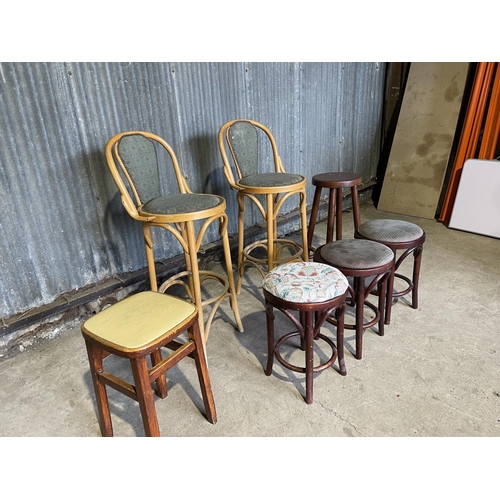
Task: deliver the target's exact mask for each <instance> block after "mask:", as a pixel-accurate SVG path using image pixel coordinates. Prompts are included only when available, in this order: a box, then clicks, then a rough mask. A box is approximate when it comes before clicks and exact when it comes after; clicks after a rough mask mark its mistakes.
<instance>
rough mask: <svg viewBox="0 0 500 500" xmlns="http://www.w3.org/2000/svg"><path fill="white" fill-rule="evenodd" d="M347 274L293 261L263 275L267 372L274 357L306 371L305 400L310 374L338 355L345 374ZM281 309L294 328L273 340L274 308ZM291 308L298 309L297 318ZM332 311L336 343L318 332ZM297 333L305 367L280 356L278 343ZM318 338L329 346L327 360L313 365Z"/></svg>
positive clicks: (310, 388) (310, 386)
mask: <svg viewBox="0 0 500 500" xmlns="http://www.w3.org/2000/svg"><path fill="white" fill-rule="evenodd" d="M348 285H349V283H348V281H347V278H346V277H345V276H344V275H343V274H342V273H341V272H340V271H338V270H337V269H334V268H333V267H331V266H328V265H325V264H321V263H318V262H292V263H287V264H282V265H280V266H277V267H275V268H274V269H273V270H272V271H270V272H269V273H267V274H266V276H265V277H264V280H263V283H262V287H263V290H264V298H265V304H266V322H267V346H268V359H267V368H266V371H265V373H266V375H268V376H269V375H271V373H272V371H273V361H274V357H276V359H277V361H279V363H280V364H281V365H283V366H284V367H285V368H288V369H289V370H292V371H294V372H299V373H305V374H306V403H308V404H311V403H312V402H313V374H314V373H317V372H320V371H322V370H325V369H326V368H329V367H330V366H332V364H333V363H334V362H335V360H336V359H337V358H338V363H339V369H340V373H341V374H342V375H346V373H347V372H346V370H345V363H344V312H345V300H346V297H347V288H348ZM274 308H276V309H278V310H279V311H281V312H282V313H283V314H284V315H285V316H286V317H287V318H288V319H289V320H290V321H291V322H292V324H293V325H294V326H295V328H296V330H294V331H292V332H290V333H287V334H286V335H283V336H282V337H281V338H280V339H279V340H278V341H277V342H276V343H275V341H274V311H273V309H274ZM292 311H298V313H299V314H298V316H299V319H297V317H296V316H295V315H294V314H293V312H292ZM332 313H334V316H335V320H336V327H337V346H338V347H337V346H336V345H335V344H334V343H333V341H332V340H331V339H330V338H328V337H327V336H326V335H323V334H321V333H320V329H321V326H322V325H323V324H324V323H325V321H326V320H327V319H328V318H329V317H330V315H331V314H332ZM294 336H299V337H300V348H301V349H302V350H303V351H305V358H306V359H305V367H301V366H296V365H292V364H291V363H288V362H287V361H285V360H284V359H283V357H282V356H281V354H280V346H281V345H282V344H283V343H284V342H285V341H286V340H287V339H289V338H290V337H294ZM317 339H321V340H323V341H325V342H326V343H327V344H328V345H329V346H330V348H331V349H332V355H331V356H330V358H329V359H328V361H326V362H324V363H322V364H321V365H318V366H314V341H315V340H317Z"/></svg>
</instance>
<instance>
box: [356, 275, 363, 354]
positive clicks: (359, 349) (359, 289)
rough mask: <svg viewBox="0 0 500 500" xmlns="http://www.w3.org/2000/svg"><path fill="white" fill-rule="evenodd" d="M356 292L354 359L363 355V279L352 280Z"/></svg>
mask: <svg viewBox="0 0 500 500" xmlns="http://www.w3.org/2000/svg"><path fill="white" fill-rule="evenodd" d="M354 290H355V292H356V301H355V302H356V359H361V357H362V355H363V319H364V306H365V278H354Z"/></svg>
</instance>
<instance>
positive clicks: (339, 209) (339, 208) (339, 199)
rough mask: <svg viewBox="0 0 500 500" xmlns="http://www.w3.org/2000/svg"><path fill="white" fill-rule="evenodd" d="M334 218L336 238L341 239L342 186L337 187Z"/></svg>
mask: <svg viewBox="0 0 500 500" xmlns="http://www.w3.org/2000/svg"><path fill="white" fill-rule="evenodd" d="M335 219H336V222H337V231H336V237H337V240H341V239H342V188H341V187H339V188H338V189H337V211H336V214H335Z"/></svg>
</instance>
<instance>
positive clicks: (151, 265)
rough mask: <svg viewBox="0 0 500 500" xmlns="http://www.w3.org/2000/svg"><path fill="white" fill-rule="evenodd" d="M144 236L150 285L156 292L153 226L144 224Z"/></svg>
mask: <svg viewBox="0 0 500 500" xmlns="http://www.w3.org/2000/svg"><path fill="white" fill-rule="evenodd" d="M142 234H143V237H144V247H145V249H146V261H147V263H148V272H149V283H150V286H151V290H153V292H156V291H157V290H158V283H157V279H156V267H155V256H154V250H153V237H152V235H151V226H150V225H148V224H144V223H143V225H142Z"/></svg>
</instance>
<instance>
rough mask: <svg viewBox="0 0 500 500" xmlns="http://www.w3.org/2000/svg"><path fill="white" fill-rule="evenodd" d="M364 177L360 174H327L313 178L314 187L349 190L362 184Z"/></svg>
mask: <svg viewBox="0 0 500 500" xmlns="http://www.w3.org/2000/svg"><path fill="white" fill-rule="evenodd" d="M361 180H362V177H361V175H359V174H352V173H349V172H327V173H324V174H317V175H315V176H314V177H313V178H312V184H313V186H318V187H322V188H333V189H338V188H348V187H352V186H357V185H359V184H361Z"/></svg>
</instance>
